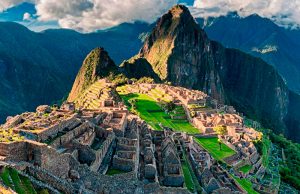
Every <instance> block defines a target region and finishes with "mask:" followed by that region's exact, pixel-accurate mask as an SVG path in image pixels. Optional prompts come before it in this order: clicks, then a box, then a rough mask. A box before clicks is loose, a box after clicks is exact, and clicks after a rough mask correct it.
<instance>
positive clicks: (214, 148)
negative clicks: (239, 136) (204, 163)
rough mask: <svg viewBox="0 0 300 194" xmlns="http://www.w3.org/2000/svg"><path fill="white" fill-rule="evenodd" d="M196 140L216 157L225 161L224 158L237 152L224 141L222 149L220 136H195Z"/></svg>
mask: <svg viewBox="0 0 300 194" xmlns="http://www.w3.org/2000/svg"><path fill="white" fill-rule="evenodd" d="M195 140H196V141H197V142H198V143H199V144H200V145H201V146H202V147H203V148H205V149H206V150H207V151H208V152H209V153H210V154H211V155H212V157H213V158H214V159H216V160H219V161H223V159H224V158H227V157H229V156H232V155H234V154H235V153H236V152H235V151H234V150H232V149H230V148H229V147H228V146H227V145H225V144H224V143H222V150H220V149H219V142H218V138H216V137H212V138H195Z"/></svg>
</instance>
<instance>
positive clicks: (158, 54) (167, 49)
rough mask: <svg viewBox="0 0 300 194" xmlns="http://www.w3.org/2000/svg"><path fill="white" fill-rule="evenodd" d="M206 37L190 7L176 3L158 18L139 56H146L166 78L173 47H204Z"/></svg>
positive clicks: (154, 67)
mask: <svg viewBox="0 0 300 194" xmlns="http://www.w3.org/2000/svg"><path fill="white" fill-rule="evenodd" d="M206 39H207V38H206V35H205V32H204V31H203V30H202V29H201V28H200V27H199V25H198V24H197V23H196V21H195V19H194V18H193V16H192V15H191V13H190V11H189V9H188V8H187V7H185V6H184V5H175V6H174V7H173V8H171V9H170V10H169V11H168V12H167V13H166V14H164V15H163V16H162V17H161V18H160V19H159V20H158V22H157V24H156V27H155V28H154V29H153V31H152V33H151V34H150V36H149V37H148V38H147V40H146V41H145V44H144V46H143V47H142V49H141V50H140V53H139V57H141V58H146V59H147V61H148V62H149V63H150V64H151V65H152V67H153V70H154V72H155V73H156V74H157V75H159V77H160V79H161V80H166V79H167V78H168V76H170V72H169V70H170V68H169V67H168V61H169V59H170V56H171V55H173V54H174V50H173V49H174V48H176V47H177V48H178V47H181V46H180V45H182V44H186V46H188V45H190V46H196V47H197V48H199V46H200V45H202V46H200V47H201V48H203V47H204V46H203V44H204V43H205V42H206V41H205V40H206ZM173 56H174V55H173ZM182 65H183V64H182ZM168 68H169V69H168Z"/></svg>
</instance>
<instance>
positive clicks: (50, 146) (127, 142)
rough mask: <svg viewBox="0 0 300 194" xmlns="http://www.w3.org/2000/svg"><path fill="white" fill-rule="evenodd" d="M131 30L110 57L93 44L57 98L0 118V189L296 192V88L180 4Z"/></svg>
mask: <svg viewBox="0 0 300 194" xmlns="http://www.w3.org/2000/svg"><path fill="white" fill-rule="evenodd" d="M139 37H142V38H141V39H143V45H142V48H141V49H140V51H139V52H138V53H137V54H136V55H135V56H133V57H131V58H130V59H128V60H124V61H123V62H122V63H121V64H120V65H119V66H117V65H116V64H115V62H114V61H113V58H111V57H110V55H109V53H108V52H107V51H106V50H105V49H104V48H103V47H98V48H95V49H94V50H92V51H91V52H90V53H89V54H88V55H87V56H86V58H85V59H84V61H83V63H82V66H81V68H80V69H79V71H78V74H77V76H76V78H75V81H74V83H73V87H72V89H71V91H70V93H69V95H68V98H67V100H66V101H64V102H62V103H61V104H53V105H40V106H38V107H37V108H36V110H35V111H32V112H24V113H21V114H19V115H16V116H10V117H7V119H6V122H5V123H4V124H2V125H0V193H9V194H13V193H21V194H23V193H26V194H27V193H28V194H37V193H49V194H50V193H51V194H52V193H53V194H59V193H66V194H76V193H80V194H81V193H82V194H94V193H95V194H96V193H104V194H106V193H113V194H133V193H134V194H148V193H149V194H155V193H162V194H169V193H172V194H173V193H174V194H185V193H186V194H191V193H199V194H200V193H207V194H223V193H224V194H244V193H249V194H258V193H263V194H275V193H276V194H277V193H278V194H281V193H282V194H285V193H291V194H297V193H299V189H300V182H299V180H300V172H299V171H297V169H298V168H299V166H300V159H299V156H300V146H299V144H296V143H293V142H292V141H290V140H287V139H286V138H285V137H284V135H287V136H289V135H291V133H292V132H293V131H296V133H295V134H299V131H300V120H299V119H297V117H298V116H300V113H299V111H298V110H299V109H300V96H299V95H298V94H296V93H294V92H290V91H289V89H288V87H287V86H286V83H285V82H284V80H283V78H282V77H281V76H280V74H279V73H278V72H277V71H276V69H275V68H274V67H273V66H271V65H269V64H267V63H266V62H265V61H263V60H262V59H260V58H257V57H254V56H251V55H249V54H246V53H244V52H242V51H239V50H237V49H229V48H225V47H224V46H222V45H221V44H220V43H218V42H216V41H212V40H210V39H209V38H208V36H207V34H206V32H205V31H204V30H203V29H201V27H200V26H199V24H198V23H197V22H196V20H195V19H194V18H193V16H192V14H191V13H190V11H189V9H188V8H187V7H186V6H184V5H175V6H174V7H172V8H171V9H170V10H169V11H168V12H167V13H166V14H164V15H163V16H162V17H161V18H159V19H158V20H157V23H156V25H155V26H153V29H152V31H151V32H149V33H146V35H145V34H142V35H139ZM0 70H1V69H0ZM279 133H284V135H282V134H280V135H279ZM295 139H297V137H295Z"/></svg>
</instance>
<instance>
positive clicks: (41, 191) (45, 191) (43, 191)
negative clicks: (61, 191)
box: [38, 189, 49, 194]
mask: <svg viewBox="0 0 300 194" xmlns="http://www.w3.org/2000/svg"><path fill="white" fill-rule="evenodd" d="M38 194H49V191H48V190H47V189H42V190H40V191H38Z"/></svg>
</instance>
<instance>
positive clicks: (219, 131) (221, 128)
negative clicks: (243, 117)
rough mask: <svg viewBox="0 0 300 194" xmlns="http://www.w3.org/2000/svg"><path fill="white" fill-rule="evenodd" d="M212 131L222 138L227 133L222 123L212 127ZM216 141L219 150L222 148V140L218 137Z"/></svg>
mask: <svg viewBox="0 0 300 194" xmlns="http://www.w3.org/2000/svg"><path fill="white" fill-rule="evenodd" d="M214 131H215V132H216V133H217V134H218V135H220V136H221V137H222V138H223V136H224V135H225V134H226V133H227V127H226V126H224V125H220V126H216V127H214ZM218 143H219V146H220V150H222V140H221V139H220V138H218Z"/></svg>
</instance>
